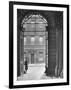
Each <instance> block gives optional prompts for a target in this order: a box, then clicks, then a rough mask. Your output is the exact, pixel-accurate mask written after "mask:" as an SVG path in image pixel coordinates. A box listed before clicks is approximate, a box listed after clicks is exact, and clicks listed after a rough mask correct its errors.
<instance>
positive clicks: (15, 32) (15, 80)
mask: <svg viewBox="0 0 71 90" xmlns="http://www.w3.org/2000/svg"><path fill="white" fill-rule="evenodd" d="M13 8H14V11H13V16H14V17H13V33H14V39H13V46H14V48H13V56H14V57H13V68H14V69H13V77H14V78H13V84H14V85H30V84H44V83H47V84H48V82H49V83H61V82H63V83H64V82H67V8H63V7H52V6H51V7H45V6H44V7H43V6H30V5H13ZM17 9H28V10H29V9H31V10H34V9H35V10H48V11H50V10H51V11H63V62H64V63H63V64H64V65H63V68H64V72H63V75H64V78H63V79H48V80H26V81H17Z"/></svg>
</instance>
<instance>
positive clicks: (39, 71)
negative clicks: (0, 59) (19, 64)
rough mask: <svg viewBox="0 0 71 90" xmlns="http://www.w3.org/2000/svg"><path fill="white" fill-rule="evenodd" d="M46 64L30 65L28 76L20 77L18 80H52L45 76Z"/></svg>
mask: <svg viewBox="0 0 71 90" xmlns="http://www.w3.org/2000/svg"><path fill="white" fill-rule="evenodd" d="M44 72H45V64H44V63H43V64H29V66H28V70H27V73H26V74H23V75H21V76H20V77H18V80H41V79H51V77H47V76H46V75H45V73H44Z"/></svg>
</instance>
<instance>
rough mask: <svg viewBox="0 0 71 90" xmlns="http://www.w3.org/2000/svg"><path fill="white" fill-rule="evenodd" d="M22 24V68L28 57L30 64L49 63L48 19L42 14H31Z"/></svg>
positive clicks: (21, 71)
mask: <svg viewBox="0 0 71 90" xmlns="http://www.w3.org/2000/svg"><path fill="white" fill-rule="evenodd" d="M21 25H22V31H21V37H22V39H23V42H22V43H23V44H22V45H23V46H22V47H23V48H22V49H21V50H22V52H23V54H22V59H21V60H22V63H21V65H20V68H21V67H22V68H23V66H24V63H25V62H24V60H25V59H26V58H27V60H28V63H29V64H45V65H46V64H48V31H47V27H48V22H47V21H46V19H45V18H44V17H43V16H42V15H40V14H31V15H29V16H28V17H25V18H24V19H23V20H22V23H21ZM44 67H45V66H44ZM23 70H24V68H23V69H22V70H21V69H20V73H21V74H23Z"/></svg>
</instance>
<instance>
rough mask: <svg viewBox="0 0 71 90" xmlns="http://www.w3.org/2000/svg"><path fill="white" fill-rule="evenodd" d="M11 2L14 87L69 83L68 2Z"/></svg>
mask: <svg viewBox="0 0 71 90" xmlns="http://www.w3.org/2000/svg"><path fill="white" fill-rule="evenodd" d="M9 4H10V7H9V8H10V12H9V14H10V15H11V16H10V33H9V34H10V35H11V36H10V44H9V45H10V47H12V48H10V52H11V53H10V59H11V60H10V63H9V65H10V70H9V73H10V80H11V81H9V82H10V88H11V86H12V87H13V86H16V87H18V86H20V85H22V86H23V87H24V86H26V85H28V86H33V85H34V86H37V85H42V86H44V84H46V86H49V85H55V84H57V83H58V84H60V85H61V84H63V85H64V84H68V74H67V72H68V66H67V65H68V60H67V33H68V32H67V31H68V26H67V23H68V18H67V14H68V13H67V12H68V6H65V5H64V6H63V5H55V4H54V5H53V4H40V3H25V2H23V3H22V2H20V3H19V2H18V3H17V2H15V3H14V2H10V3H9ZM11 74H12V75H11Z"/></svg>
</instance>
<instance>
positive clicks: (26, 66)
mask: <svg viewBox="0 0 71 90" xmlns="http://www.w3.org/2000/svg"><path fill="white" fill-rule="evenodd" d="M24 65H25V71H24V73H26V72H27V70H28V58H27V57H26V59H25V62H24Z"/></svg>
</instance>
